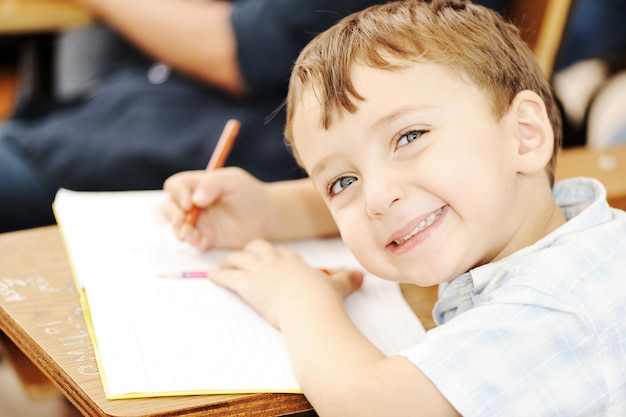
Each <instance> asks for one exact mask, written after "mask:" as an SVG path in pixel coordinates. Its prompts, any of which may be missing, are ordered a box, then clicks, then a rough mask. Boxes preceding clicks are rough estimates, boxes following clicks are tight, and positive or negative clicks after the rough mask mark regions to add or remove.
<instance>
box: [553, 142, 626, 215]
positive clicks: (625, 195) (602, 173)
mask: <svg viewBox="0 0 626 417" xmlns="http://www.w3.org/2000/svg"><path fill="white" fill-rule="evenodd" d="M577 176H585V177H594V178H597V179H598V180H600V182H602V184H604V186H605V187H606V192H607V199H608V201H609V204H611V206H613V207H617V208H621V209H623V210H626V146H619V147H615V148H609V149H605V150H601V151H599V150H593V149H589V148H584V147H581V148H571V149H565V150H562V151H561V153H560V155H559V158H558V160H557V165H556V175H555V177H556V179H557V180H561V179H564V178H570V177H577Z"/></svg>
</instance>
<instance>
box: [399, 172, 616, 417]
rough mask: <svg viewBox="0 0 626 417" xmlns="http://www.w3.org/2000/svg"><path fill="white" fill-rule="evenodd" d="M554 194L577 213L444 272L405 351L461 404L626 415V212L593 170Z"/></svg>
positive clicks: (477, 408)
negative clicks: (415, 341)
mask: <svg viewBox="0 0 626 417" xmlns="http://www.w3.org/2000/svg"><path fill="white" fill-rule="evenodd" d="M553 194H554V198H555V201H556V202H557V203H558V204H559V206H560V207H561V209H562V210H563V212H564V214H565V215H566V217H567V218H568V222H567V223H566V224H564V225H563V226H561V227H560V228H559V229H557V230H555V231H554V232H552V233H550V234H549V235H547V236H545V237H544V238H542V239H541V240H539V241H538V242H536V243H535V244H534V245H532V246H529V247H527V248H524V249H522V250H520V251H518V252H516V253H514V254H513V255H511V256H509V257H507V258H505V259H502V260H500V261H497V262H494V263H491V264H487V265H483V266H480V267H478V268H475V269H473V270H471V271H470V272H468V273H466V274H464V275H462V276H460V277H458V278H456V279H455V280H454V281H452V282H451V283H449V284H448V285H443V284H442V285H441V286H440V297H439V301H438V302H437V304H436V306H435V310H434V312H433V314H434V317H435V319H436V320H437V322H438V323H439V324H440V326H439V327H437V328H435V329H433V330H431V331H430V332H429V333H428V334H427V337H426V340H425V341H424V342H423V343H422V344H420V345H417V346H415V347H413V348H411V349H409V350H407V351H405V352H403V353H402V355H403V356H405V357H407V358H408V359H409V360H410V361H412V362H413V363H414V364H415V365H416V366H417V367H418V368H420V370H421V371H422V372H424V373H425V374H426V375H427V376H428V377H429V378H430V380H431V381H432V382H433V383H434V384H435V385H436V386H437V387H438V388H439V390H440V391H441V392H442V394H443V395H444V396H445V397H446V398H447V399H448V400H449V401H450V402H451V404H452V405H453V406H454V407H455V408H456V409H457V410H458V411H459V412H460V413H461V414H462V415H464V416H481V417H484V416H525V417H526V416H533V417H534V416H550V417H555V416H564V417H573V416H616V417H617V416H626V212H624V211H621V210H616V209H612V208H610V207H609V206H608V205H607V203H606V192H605V190H604V188H603V187H602V185H601V184H600V183H599V182H597V181H596V180H593V179H589V178H576V179H572V180H567V181H562V182H560V183H558V184H556V185H555V187H554V192H553Z"/></svg>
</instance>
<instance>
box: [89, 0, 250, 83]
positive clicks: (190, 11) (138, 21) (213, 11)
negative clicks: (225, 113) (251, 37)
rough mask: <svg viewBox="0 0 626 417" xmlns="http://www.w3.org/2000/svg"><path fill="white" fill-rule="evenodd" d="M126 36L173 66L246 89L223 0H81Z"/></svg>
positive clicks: (228, 11)
mask: <svg viewBox="0 0 626 417" xmlns="http://www.w3.org/2000/svg"><path fill="white" fill-rule="evenodd" d="M80 1H82V2H83V3H85V4H86V5H88V6H89V7H91V8H92V9H93V11H94V13H95V14H96V15H97V16H99V17H100V18H101V19H102V20H103V21H105V22H106V23H107V24H108V25H109V26H111V27H112V28H114V29H115V30H116V31H118V32H119V33H120V34H122V35H123V36H125V37H126V38H127V39H128V40H129V41H131V42H132V43H134V44H135V45H136V46H137V47H139V48H140V49H141V50H143V51H144V52H146V53H147V54H149V55H151V56H152V57H154V58H155V59H157V60H159V61H162V62H164V63H166V64H168V65H170V66H172V67H173V68H175V69H177V70H178V71H181V72H184V73H187V74H189V75H192V76H194V77H196V78H199V79H201V80H204V81H206V82H208V83H210V84H212V85H214V86H216V87H218V88H220V89H223V90H226V91H228V92H231V93H233V94H236V95H239V94H242V93H243V92H244V91H245V87H244V82H243V81H242V78H241V74H240V71H239V64H238V62H237V57H236V50H237V48H236V40H235V34H234V31H233V28H232V25H231V20H230V15H231V11H232V9H233V4H232V3H231V2H227V1H212V0H210V1H195V0H132V1H128V0H80Z"/></svg>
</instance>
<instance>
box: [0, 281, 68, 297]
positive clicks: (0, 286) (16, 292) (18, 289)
mask: <svg viewBox="0 0 626 417" xmlns="http://www.w3.org/2000/svg"><path fill="white" fill-rule="evenodd" d="M29 288H35V289H37V290H39V292H40V293H51V292H59V291H60V290H59V289H58V288H56V287H54V286H52V284H50V282H49V281H48V280H47V279H45V278H44V277H42V276H39V275H38V276H34V277H29V278H26V279H18V278H9V277H5V276H2V277H0V297H2V298H3V299H4V301H5V302H15V301H24V300H26V299H28V297H27V296H26V294H24V292H25V291H26V290H28V289H29Z"/></svg>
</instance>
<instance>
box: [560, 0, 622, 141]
mask: <svg viewBox="0 0 626 417" xmlns="http://www.w3.org/2000/svg"><path fill="white" fill-rule="evenodd" d="M624 22H626V1H624V0H575V1H573V2H572V6H571V12H570V17H569V22H568V24H567V25H566V30H565V32H564V33H563V41H562V44H561V47H560V51H559V54H558V55H557V59H556V63H555V74H554V77H553V84H554V88H555V93H556V96H557V98H558V99H559V101H560V102H561V104H562V106H563V115H564V126H565V142H564V146H565V147H572V146H588V147H591V148H596V149H603V148H607V147H611V146H615V145H619V144H622V145H623V144H625V143H626V110H624V109H626V99H625V97H626V82H625V81H624V80H626V25H624Z"/></svg>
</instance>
